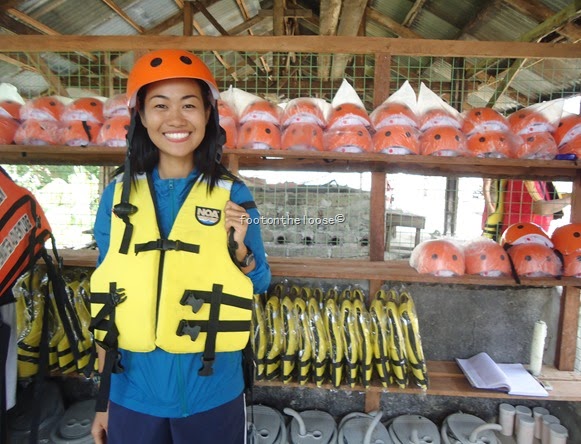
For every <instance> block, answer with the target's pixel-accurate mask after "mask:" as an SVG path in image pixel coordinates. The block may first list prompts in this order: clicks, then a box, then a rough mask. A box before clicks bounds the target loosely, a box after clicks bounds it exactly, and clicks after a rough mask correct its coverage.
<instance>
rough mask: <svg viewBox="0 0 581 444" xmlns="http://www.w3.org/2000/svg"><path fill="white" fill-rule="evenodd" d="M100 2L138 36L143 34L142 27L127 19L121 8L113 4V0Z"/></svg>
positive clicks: (129, 18)
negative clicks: (127, 24)
mask: <svg viewBox="0 0 581 444" xmlns="http://www.w3.org/2000/svg"><path fill="white" fill-rule="evenodd" d="M102 1H103V3H105V4H106V5H107V6H109V7H110V8H111V9H112V10H113V11H115V14H117V15H118V16H119V17H121V18H122V19H123V20H125V21H126V22H127V23H129V25H130V26H131V27H132V28H133V29H135V30H136V31H137V32H138V33H139V34H143V27H142V26H139V25H138V24H137V23H135V21H134V20H133V19H132V18H131V17H129V16H128V15H127V14H126V12H125V11H124V10H123V8H121V7H120V6H119V5H118V4H117V3H115V2H114V1H113V0H102Z"/></svg>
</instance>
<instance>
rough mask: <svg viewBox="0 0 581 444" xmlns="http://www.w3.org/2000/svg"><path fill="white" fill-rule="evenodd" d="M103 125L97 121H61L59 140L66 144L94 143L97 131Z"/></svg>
mask: <svg viewBox="0 0 581 444" xmlns="http://www.w3.org/2000/svg"><path fill="white" fill-rule="evenodd" d="M102 126H103V125H102V124H101V123H99V122H86V121H83V120H71V121H70V122H65V123H63V126H62V134H61V140H62V142H63V143H64V144H65V145H68V146H88V145H96V144H97V137H98V136H99V131H100V130H101V127H102Z"/></svg>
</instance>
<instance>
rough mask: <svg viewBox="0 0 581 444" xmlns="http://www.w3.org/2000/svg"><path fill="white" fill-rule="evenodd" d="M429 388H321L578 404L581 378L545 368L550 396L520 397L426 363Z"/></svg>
mask: <svg viewBox="0 0 581 444" xmlns="http://www.w3.org/2000/svg"><path fill="white" fill-rule="evenodd" d="M427 367H428V377H429V387H428V389H427V390H426V391H423V390H421V389H419V388H414V387H409V388H405V389H400V388H397V387H395V386H391V385H389V386H387V387H383V386H382V385H381V384H380V383H379V382H375V383H373V384H372V386H371V387H369V388H367V389H366V388H365V387H363V386H355V387H351V386H348V385H342V386H341V387H339V388H337V387H335V386H333V385H331V384H323V385H322V386H321V388H322V389H327V390H353V391H361V392H366V393H374V392H376V393H401V394H409V395H420V394H424V393H425V394H427V395H437V396H465V397H470V398H498V399H523V398H524V399H539V400H548V401H581V375H579V374H576V373H574V372H563V371H559V370H556V369H555V368H554V367H550V366H544V367H543V369H542V372H541V375H540V376H539V378H538V379H539V380H540V381H541V382H542V383H543V384H545V386H547V387H548V388H550V390H549V389H548V390H547V391H548V392H549V397H548V398H547V397H539V398H531V397H523V396H511V395H508V394H507V393H503V392H499V391H495V390H481V389H476V388H474V387H472V386H471V385H470V383H469V382H468V380H467V379H466V377H465V376H464V374H463V373H462V370H460V367H458V365H457V364H456V363H455V362H450V361H428V362H427ZM255 385H257V386H273V387H308V388H317V385H316V384H314V383H308V384H305V385H304V386H302V385H299V383H297V382H289V383H286V384H285V383H283V382H282V381H280V380H272V381H265V380H261V381H255Z"/></svg>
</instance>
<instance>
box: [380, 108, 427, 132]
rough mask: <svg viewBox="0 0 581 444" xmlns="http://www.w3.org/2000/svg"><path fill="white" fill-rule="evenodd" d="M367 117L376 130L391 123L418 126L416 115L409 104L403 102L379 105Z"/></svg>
mask: <svg viewBox="0 0 581 444" xmlns="http://www.w3.org/2000/svg"><path fill="white" fill-rule="evenodd" d="M369 117H370V119H371V123H372V124H373V127H374V128H375V129H376V130H378V129H380V128H383V127H384V126H391V125H405V126H413V127H414V128H417V127H418V117H417V116H416V114H415V113H414V112H413V111H412V109H411V108H410V107H409V106H407V105H404V104H403V103H395V102H394V103H384V104H382V105H379V106H378V107H377V108H375V109H374V110H373V111H372V113H371V114H370V116H369Z"/></svg>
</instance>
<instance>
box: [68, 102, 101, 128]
mask: <svg viewBox="0 0 581 444" xmlns="http://www.w3.org/2000/svg"><path fill="white" fill-rule="evenodd" d="M72 120H84V121H87V122H98V123H103V122H104V121H105V119H104V117H103V102H101V101H100V100H99V99H95V98H92V97H81V98H80V99H76V100H73V101H72V102H71V103H69V104H68V105H66V106H65V109H64V110H63V113H62V115H61V122H70V121H72Z"/></svg>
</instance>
